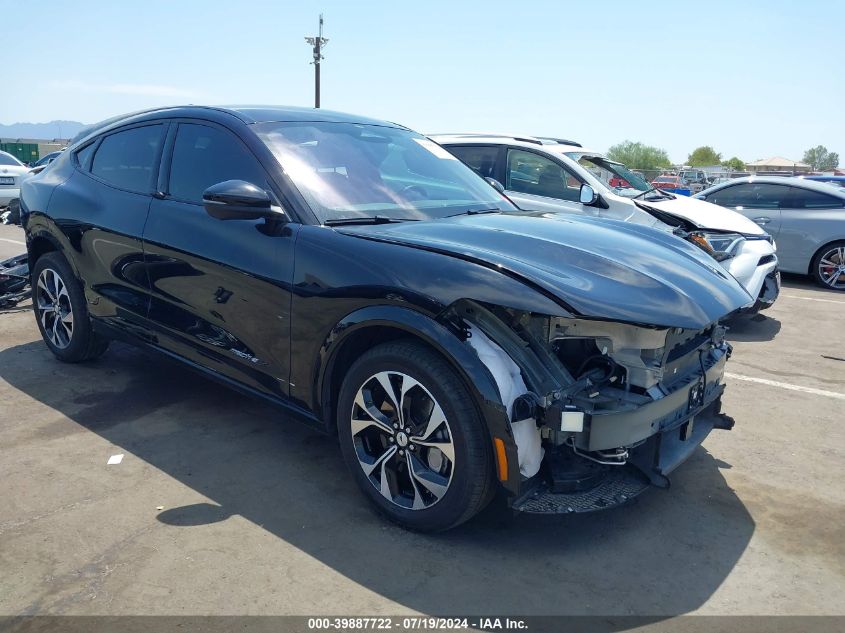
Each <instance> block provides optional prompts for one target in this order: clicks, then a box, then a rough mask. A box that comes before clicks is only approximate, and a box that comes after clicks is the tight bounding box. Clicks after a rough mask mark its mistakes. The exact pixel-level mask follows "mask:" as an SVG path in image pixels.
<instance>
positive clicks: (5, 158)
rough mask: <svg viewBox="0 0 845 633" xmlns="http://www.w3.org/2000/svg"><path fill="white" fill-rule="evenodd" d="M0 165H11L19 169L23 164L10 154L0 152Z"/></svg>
mask: <svg viewBox="0 0 845 633" xmlns="http://www.w3.org/2000/svg"><path fill="white" fill-rule="evenodd" d="M0 165H13V166H15V167H20V166H21V165H23V163H22V162H21V161H19V160H18V159H17V158H15V157H14V156H12V155H11V154H7V153H6V152H0Z"/></svg>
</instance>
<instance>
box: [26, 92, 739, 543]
mask: <svg viewBox="0 0 845 633" xmlns="http://www.w3.org/2000/svg"><path fill="white" fill-rule="evenodd" d="M582 194H583V195H587V196H588V195H590V192H589V191H585V192H582ZM22 216H23V221H24V226H25V228H26V241H27V249H28V255H29V263H30V266H31V270H32V287H33V289H34V291H33V295H34V304H35V313H36V316H37V321H38V327H39V328H40V330H41V334H42V335H43V337H44V341H45V342H46V344H47V346H48V347H49V348H50V350H51V351H52V352H53V354H55V356H56V357H58V358H59V359H60V360H63V361H68V362H78V361H86V360H90V359H93V358H95V357H97V356H99V355H100V354H102V353H103V352H105V351H106V348H107V347H108V344H109V341H110V340H111V339H122V340H124V341H128V342H131V343H134V344H137V345H140V346H143V347H147V348H149V349H153V350H156V351H158V352H162V353H164V354H166V355H168V356H170V357H171V358H174V359H177V360H179V361H182V362H183V363H185V364H186V365H188V366H190V367H193V368H194V369H197V370H199V371H201V372H203V373H205V374H206V375H208V376H210V377H212V378H216V379H218V380H220V381H222V382H224V383H226V384H228V385H231V386H234V387H237V388H239V389H241V390H245V391H248V392H250V393H252V394H255V395H258V396H261V397H263V398H266V399H269V400H272V401H274V402H277V403H278V404H280V405H282V406H284V407H285V408H286V410H287V411H288V413H290V414H291V416H292V417H295V418H297V419H299V420H301V421H303V422H305V423H307V424H309V425H312V426H313V427H315V428H318V429H321V430H323V431H326V432H329V433H336V434H337V435H338V436H339V440H340V445H341V448H342V451H343V454H344V455H345V458H346V460H347V462H348V464H349V467H350V468H351V472H352V476H353V477H354V478H355V479H356V481H357V482H358V484H359V485H360V487H361V489H362V490H363V492H364V493H365V495H366V496H367V497H368V498H369V499H370V501H372V502H373V503H374V504H375V506H376V507H377V508H378V509H380V510H381V511H382V512H384V513H385V514H386V515H388V516H389V517H390V518H391V519H393V520H395V521H397V522H399V523H401V524H403V525H405V526H408V527H412V528H415V529H421V530H440V529H446V528H449V527H451V526H454V525H457V524H458V523H460V522H462V521H465V520H466V519H468V518H470V517H471V516H473V515H474V514H476V513H477V512H478V511H479V510H480V509H481V508H482V507H484V505H485V504H486V503H487V502H488V501H489V500H490V499H491V497H492V495H493V494H494V493H495V492H496V491H497V490H501V491H503V493H504V495H505V497H506V499H507V500H508V503H509V504H510V505H511V506H512V507H513V508H515V509H517V510H523V511H527V512H568V511H578V510H593V509H598V508H602V507H609V506H612V505H614V504H617V503H621V502H623V501H625V500H627V499H629V498H631V497H632V496H634V495H635V494H637V493H638V492H640V491H641V490H642V489H643V488H645V487H646V486H647V485H648V484H649V483H655V484H660V485H665V483H666V474H667V473H668V472H669V471H671V470H672V469H673V468H674V467H675V466H677V465H678V464H679V463H680V462H681V461H683V459H684V458H685V457H687V456H688V455H689V454H690V453H691V451H692V450H694V448H695V447H696V446H697V445H698V444H699V443H700V442H701V441H702V440H703V439H704V437H705V436H706V435H707V434H708V432H709V431H710V430H711V429H712V428H714V426H715V427H728V426H729V419H727V418H726V417H725V416H723V415H720V414H719V402H720V396H721V393H722V390H723V389H724V386H723V385H722V381H721V378H722V374H723V368H724V363H725V360H726V359H727V356H728V354H729V351H730V348H729V346H728V345H727V343H725V341H724V338H723V334H724V329H723V328H721V327H720V326H719V325H718V321H719V320H720V319H721V318H723V317H724V316H726V315H727V314H729V313H732V312H733V311H735V310H736V309H737V308H740V307H741V306H743V305H744V304H747V303H748V302H749V301H750V298H749V297H748V295H747V294H746V293H745V292H744V291H743V290H742V288H741V287H740V286H739V285H737V283H736V282H735V281H734V280H733V279H732V278H731V277H730V276H729V275H727V274H726V273H725V272H724V271H723V270H721V269H720V268H718V267H717V266H714V265H713V263H712V262H711V261H710V259H709V258H708V257H707V255H705V254H704V253H702V252H701V251H700V250H699V249H697V248H695V247H694V246H691V245H689V244H687V243H686V242H684V241H682V240H681V239H678V238H675V237H674V236H672V235H667V234H664V233H663V232H658V231H654V230H651V229H647V228H640V227H637V226H631V225H624V224H619V223H617V222H614V221H610V220H601V219H580V218H574V217H572V216H570V215H556V214H541V213H527V212H522V211H519V210H518V209H516V208H515V207H514V206H513V205H512V204H511V203H510V202H509V201H508V200H507V199H506V198H505V197H503V196H502V195H501V194H500V193H498V192H497V190H496V189H494V188H493V187H492V186H490V185H489V184H488V183H487V182H485V181H484V180H483V179H481V178H480V177H478V176H476V175H475V174H474V173H473V172H472V171H471V170H470V169H469V168H467V167H465V166H464V165H463V164H462V163H461V162H460V161H458V160H456V159H454V158H453V157H452V155H451V154H449V153H448V152H446V151H445V150H443V149H442V148H441V147H440V146H438V145H437V144H435V143H433V142H432V141H431V140H429V139H427V138H425V137H423V136H420V135H419V134H416V133H414V132H412V131H410V130H408V129H406V128H403V127H401V126H399V125H395V124H391V123H385V122H381V121H373V120H368V119H365V118H361V117H354V116H349V115H344V114H338V113H332V112H326V111H323V110H310V109H296V108H256V107H243V108H227V109H223V108H210V107H194V106H191V107H177V108H167V109H159V110H153V111H147V112H142V113H136V114H134V115H129V116H126V117H123V118H116V119H112V120H110V121H108V122H106V123H105V124H103V125H101V126H98V127H95V128H93V129H92V130H89V131H88V133H87V134H86V135H85V136H84V137H83V138H81V139H79V140H78V141H76V142H74V143H73V144H72V145H71V147H70V148H68V150H67V151H65V152H63V153H62V154H61V155H60V156H59V157H58V158H57V159H56V160H55V162H54V163H53V164H52V165H51V167H50V169H47V170H45V171H43V172H42V173H40V174H38V175H37V176H34V177H32V178H31V179H28V180H27V181H26V182H25V184H24V186H23V192H22ZM114 415H115V417H116V418H119V417H120V415H121V413H120V407H119V405H118V403H115V410H114ZM693 419H694V425H693Z"/></svg>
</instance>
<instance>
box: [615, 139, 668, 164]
mask: <svg viewBox="0 0 845 633" xmlns="http://www.w3.org/2000/svg"><path fill="white" fill-rule="evenodd" d="M607 155H608V157H609V158H610V160H615V161H617V162H620V163H624V164H625V166H626V167H628V168H630V169H662V168H664V167H669V166H670V165H671V164H672V161H670V160H669V155H668V154H667V153H666V150H662V149H660V148H659V147H652V146H651V145H643V144H642V143H634V142H633V141H624V142H622V143H618V144H616V145H614V146H613V147H611V148H610V149H609V150H607Z"/></svg>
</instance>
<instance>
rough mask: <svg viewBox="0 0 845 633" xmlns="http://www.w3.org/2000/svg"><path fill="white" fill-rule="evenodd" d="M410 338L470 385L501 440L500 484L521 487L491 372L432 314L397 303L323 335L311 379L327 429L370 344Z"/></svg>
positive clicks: (358, 314) (357, 315) (356, 315)
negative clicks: (346, 381) (503, 471)
mask: <svg viewBox="0 0 845 633" xmlns="http://www.w3.org/2000/svg"><path fill="white" fill-rule="evenodd" d="M400 338H401V339H413V340H416V341H418V342H420V343H422V344H423V345H425V346H426V347H428V348H429V349H431V350H433V351H434V352H435V353H437V354H438V355H439V356H441V357H442V358H444V359H445V360H446V361H447V362H448V363H449V364H450V366H451V367H452V368H453V369H454V370H455V372H456V373H457V374H458V376H460V377H461V379H462V380H463V382H464V385H465V386H466V387H467V388H468V390H469V392H470V395H471V396H472V398H473V401H474V402H475V404H476V407H477V409H478V413H479V415H480V416H481V418H482V421H483V423H484V425H485V428H486V429H487V432H488V435H489V436H490V441H491V443H492V442H493V438H500V439H502V440H503V442H504V444H505V448H506V454H507V458H508V478H507V481H505V482H502V485H503V486H504V487H505V488H506V489H508V490H509V491H510V492H512V493H516V492H518V488H519V465H518V455H517V449H516V444H515V442H514V440H513V436H512V432H511V428H510V423H509V420H508V416H507V412H506V410H505V407H504V405H503V404H502V400H501V396H500V395H499V389H498V387H497V385H496V382H495V379H494V378H493V375H492V374H491V373H490V371H489V369H487V367H486V366H485V365H484V363H483V362H482V361H481V359H480V358H478V355H477V354H476V353H475V352H474V350H472V348H471V347H470V346H469V345H467V344H465V343H464V342H463V341H462V340H460V339H459V338H458V337H457V336H456V335H455V334H453V333H452V332H451V331H450V330H449V329H447V328H446V327H445V326H444V325H443V324H441V323H440V322H438V321H436V320H435V319H433V318H431V317H429V316H427V315H424V314H422V313H420V312H417V311H415V310H412V309H409V308H404V307H401V306H370V307H366V308H362V309H360V310H357V311H355V312H353V313H351V314H349V315H347V316H346V317H344V318H343V319H342V320H341V321H340V322H339V323H338V324H337V325H336V326H335V327H334V328H333V329H332V331H331V333H330V334H329V336H328V337H327V338H326V340H325V342H324V344H323V346H322V348H321V354H320V367H319V371H318V372H317V376H316V384H315V385H314V394H315V398H316V399H317V400H318V403H317V404H318V410H319V411H320V413H321V417H322V418H323V420H324V423H325V424H326V428H327V429H328V430H329V432H331V433H336V432H337V427H336V417H337V416H336V403H337V398H338V395H339V392H340V385H341V383H342V381H343V377H344V376H345V375H346V370H347V369H348V368H349V367H350V366H351V365H352V363H353V362H354V361H355V359H356V358H358V357H359V356H360V354H361V353H362V352H363V351H365V350H367V349H370V348H371V347H372V346H374V345H376V344H379V343H383V342H386V341H391V340H397V339H400Z"/></svg>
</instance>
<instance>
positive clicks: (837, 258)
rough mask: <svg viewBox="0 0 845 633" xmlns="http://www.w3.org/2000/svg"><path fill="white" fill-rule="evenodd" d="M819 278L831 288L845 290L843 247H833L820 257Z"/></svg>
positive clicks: (844, 250)
mask: <svg viewBox="0 0 845 633" xmlns="http://www.w3.org/2000/svg"><path fill="white" fill-rule="evenodd" d="M819 278H820V279H821V280H822V281H823V282H824V283H825V284H826V285H827V286H829V287H831V288H835V289H836V290H845V246H835V247H833V248H831V249H830V250H828V251H827V252H826V253H824V254H823V255H822V256H821V258H820V259H819Z"/></svg>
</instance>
